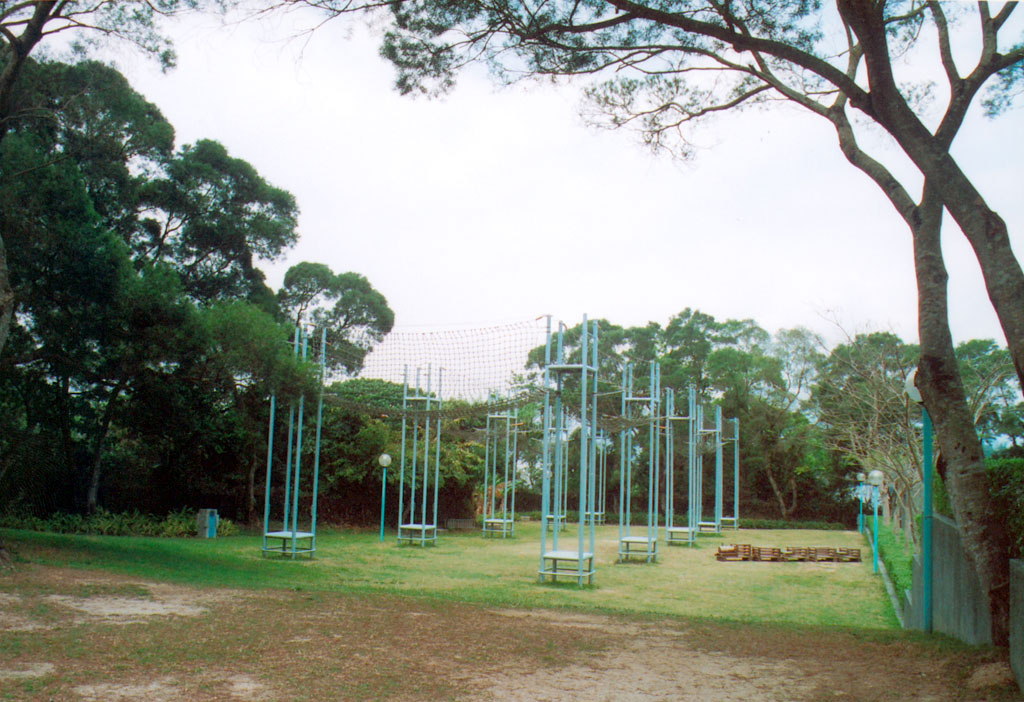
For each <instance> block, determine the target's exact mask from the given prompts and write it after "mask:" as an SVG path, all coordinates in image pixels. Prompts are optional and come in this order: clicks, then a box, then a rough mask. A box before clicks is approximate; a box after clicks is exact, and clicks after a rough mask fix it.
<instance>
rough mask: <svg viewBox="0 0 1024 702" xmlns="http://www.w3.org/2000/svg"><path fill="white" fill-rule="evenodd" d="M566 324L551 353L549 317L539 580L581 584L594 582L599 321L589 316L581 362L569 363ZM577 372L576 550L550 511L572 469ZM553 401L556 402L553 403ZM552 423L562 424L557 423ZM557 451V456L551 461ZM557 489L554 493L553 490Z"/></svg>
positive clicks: (545, 367) (561, 327)
mask: <svg viewBox="0 0 1024 702" xmlns="http://www.w3.org/2000/svg"><path fill="white" fill-rule="evenodd" d="M564 332H565V326H564V325H563V324H561V323H559V325H558V332H557V337H556V338H557V342H556V344H557V345H556V347H555V349H554V358H552V333H551V318H550V317H549V318H548V330H547V342H546V344H545V350H544V388H545V396H544V447H543V467H544V478H543V496H542V498H541V514H542V515H544V516H543V518H542V520H541V548H540V568H539V570H538V574H539V576H540V581H541V582H545V581H546V580H547V577H548V576H551V579H552V580H557V579H558V576H559V575H561V576H567V577H573V578H575V579H576V584H577V585H579V586H581V587H582V586H583V585H584V583H587V584H592V583H593V582H594V574H595V568H594V509H593V506H594V504H595V492H596V487H595V483H596V480H595V477H596V471H595V463H596V458H597V452H596V447H595V444H596V442H595V441H594V436H593V435H594V431H595V427H596V424H597V322H596V321H594V322H592V323H589V324H588V322H587V318H586V317H585V316H584V318H583V324H582V326H581V333H580V361H579V363H569V362H568V361H567V359H566V358H565V348H564ZM573 376H578V377H579V380H580V382H579V393H580V415H579V436H580V452H579V469H578V478H579V512H578V514H579V515H580V519H579V523H578V529H577V535H576V544H575V547H576V548H575V550H573V549H572V548H571V547H569V544H567V543H566V542H567V541H569V537H568V535H566V537H565V538H563V539H562V542H563V543H562V544H559V532H560V531H561V530H560V529H559V528H558V523H557V519H555V520H552V519H551V518H550V515H551V514H552V512H553V507H554V506H555V505H557V502H558V500H559V499H560V498H561V496H562V495H561V493H560V490H561V488H560V486H561V485H562V484H563V482H564V481H565V480H566V478H567V475H565V473H567V471H568V470H569V465H568V460H563V458H562V457H563V453H564V456H565V457H566V458H568V451H567V450H565V448H567V447H563V445H562V444H563V443H566V444H567V442H568V436H569V433H568V431H567V427H566V426H564V423H565V420H564V416H563V411H562V410H563V392H564V391H565V390H566V381H567V380H568V379H570V378H571V377H573ZM552 404H553V405H554V406H552ZM553 424H555V425H557V426H552V425H553ZM552 456H554V460H552ZM552 493H554V494H552Z"/></svg>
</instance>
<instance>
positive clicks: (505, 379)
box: [325, 317, 547, 418]
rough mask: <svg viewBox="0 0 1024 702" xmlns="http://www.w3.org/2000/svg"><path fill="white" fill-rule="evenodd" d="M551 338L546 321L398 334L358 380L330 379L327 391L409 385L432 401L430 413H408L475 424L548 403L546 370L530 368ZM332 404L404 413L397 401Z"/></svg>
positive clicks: (338, 400) (377, 350) (419, 405)
mask: <svg viewBox="0 0 1024 702" xmlns="http://www.w3.org/2000/svg"><path fill="white" fill-rule="evenodd" d="M546 331H547V321H546V318H545V317H538V318H536V319H531V320H524V321H518V322H509V323H503V324H494V325H490V326H480V327H452V328H446V329H429V330H427V329H413V328H406V329H401V328H399V329H395V330H393V331H391V333H389V334H388V335H387V336H385V337H384V338H383V339H382V340H381V341H380V342H378V343H376V344H375V345H373V347H372V349H371V350H370V352H369V353H368V354H366V357H365V358H364V359H363V363H362V367H361V369H360V370H359V371H358V372H357V373H355V374H344V375H341V374H339V375H337V376H334V377H329V378H328V379H327V384H328V385H329V384H330V383H332V382H335V381H344V380H351V379H353V378H357V379H366V380H383V381H386V382H389V383H394V384H395V385H398V386H402V385H403V383H404V382H405V380H406V379H408V384H409V393H410V395H417V396H420V397H422V396H424V395H426V394H429V395H430V396H431V398H432V399H433V401H432V402H431V403H430V405H431V406H430V408H429V409H427V408H425V407H424V405H425V404H426V403H424V402H411V403H410V404H409V407H408V408H407V410H406V411H407V412H408V413H412V414H420V415H423V414H426V415H431V416H442V417H446V418H458V417H472V416H477V415H482V414H486V413H488V412H495V411H501V410H504V409H511V408H515V407H520V406H522V405H523V404H526V403H529V402H536V401H543V398H544V390H543V387H542V382H541V373H542V371H541V369H540V368H538V367H536V366H534V367H532V368H530V367H529V354H530V352H531V351H532V350H534V349H538V348H540V349H543V346H544V344H545V340H546ZM428 369H429V375H430V387H429V393H428V387H427V375H428ZM417 370H418V371H419V386H418V388H417V377H416V376H417ZM325 399H326V400H328V401H330V402H332V403H333V404H336V405H341V406H345V407H347V408H349V409H352V410H354V411H359V412H364V413H370V414H380V413H382V411H383V412H385V413H387V414H393V413H394V412H395V411H396V410H397V411H399V412H400V411H401V404H399V405H398V406H397V407H396V406H394V404H391V403H393V402H394V400H393V399H392V400H391V403H387V404H374V402H373V401H372V400H368V399H364V400H362V401H355V400H352V399H346V398H343V397H340V396H337V395H335V396H333V397H325ZM437 400H440V401H441V402H437ZM438 404H440V408H439V407H438Z"/></svg>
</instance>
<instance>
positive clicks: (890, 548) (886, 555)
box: [866, 521, 914, 593]
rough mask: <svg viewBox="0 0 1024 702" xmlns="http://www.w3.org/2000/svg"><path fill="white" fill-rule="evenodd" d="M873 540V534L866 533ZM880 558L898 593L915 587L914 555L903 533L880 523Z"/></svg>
mask: <svg viewBox="0 0 1024 702" xmlns="http://www.w3.org/2000/svg"><path fill="white" fill-rule="evenodd" d="M866 534H867V537H868V540H869V541H870V540H871V532H870V531H868V532H866ZM878 557H879V560H881V561H882V563H884V564H885V569H886V571H888V573H889V579H890V580H892V583H893V586H894V587H895V588H896V592H898V593H902V592H903V591H904V590H909V589H911V587H913V582H914V581H913V578H914V576H913V572H914V567H913V555H912V554H911V552H910V549H909V548H908V545H907V543H906V540H905V539H904V538H903V535H902V533H899V532H896V531H893V528H892V526H891V525H888V524H882V522H881V521H879V523H878Z"/></svg>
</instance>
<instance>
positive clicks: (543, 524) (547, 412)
mask: <svg viewBox="0 0 1024 702" xmlns="http://www.w3.org/2000/svg"><path fill="white" fill-rule="evenodd" d="M550 366H551V315H548V317H547V334H546V335H545V340H544V438H543V444H542V448H541V453H542V456H543V458H542V459H541V471H542V475H541V498H540V499H541V502H540V568H539V569H538V575H539V577H540V581H541V582H544V581H545V579H546V576H545V575H544V554H545V553H546V552H547V549H548V514H549V511H550V509H551V499H550V498H551V496H550V492H551V424H552V419H551V369H550Z"/></svg>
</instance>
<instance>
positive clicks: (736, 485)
mask: <svg viewBox="0 0 1024 702" xmlns="http://www.w3.org/2000/svg"><path fill="white" fill-rule="evenodd" d="M722 443H731V444H732V464H733V471H732V474H733V478H732V516H726V515H725V514H723V515H722V518H721V522H722V526H723V527H724V526H731V527H732V528H733V529H739V528H740V420H738V419H733V420H732V438H731V439H724V440H723V441H722Z"/></svg>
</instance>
